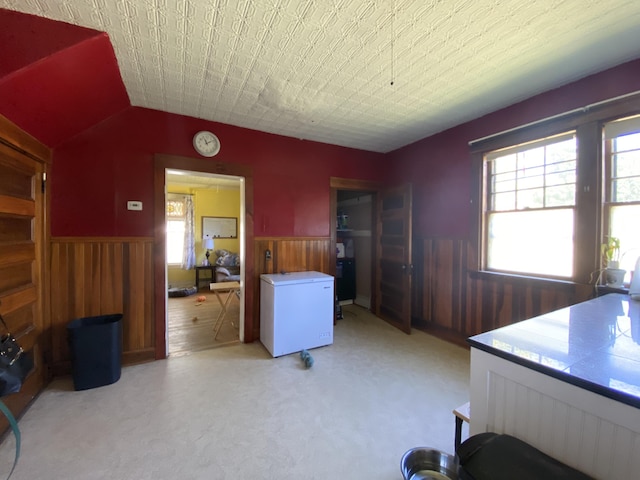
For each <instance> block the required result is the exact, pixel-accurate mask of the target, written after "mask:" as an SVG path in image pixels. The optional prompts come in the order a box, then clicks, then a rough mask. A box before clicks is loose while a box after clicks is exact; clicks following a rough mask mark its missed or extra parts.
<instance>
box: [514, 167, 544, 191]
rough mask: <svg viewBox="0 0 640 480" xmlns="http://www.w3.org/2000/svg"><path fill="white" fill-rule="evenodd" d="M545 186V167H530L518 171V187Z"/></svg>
mask: <svg viewBox="0 0 640 480" xmlns="http://www.w3.org/2000/svg"><path fill="white" fill-rule="evenodd" d="M536 187H544V168H543V167H538V168H530V169H527V170H523V171H521V172H519V173H518V188H536Z"/></svg>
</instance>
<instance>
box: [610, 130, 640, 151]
mask: <svg viewBox="0 0 640 480" xmlns="http://www.w3.org/2000/svg"><path fill="white" fill-rule="evenodd" d="M615 145H616V146H615V150H616V152H623V151H625V150H635V149H637V148H640V133H633V134H631V135H624V136H622V137H617V138H616V139H615Z"/></svg>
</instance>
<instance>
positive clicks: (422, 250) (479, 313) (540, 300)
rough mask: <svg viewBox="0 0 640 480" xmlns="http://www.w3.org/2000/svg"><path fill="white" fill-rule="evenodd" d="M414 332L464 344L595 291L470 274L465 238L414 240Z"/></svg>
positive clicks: (586, 287) (469, 249) (471, 256)
mask: <svg viewBox="0 0 640 480" xmlns="http://www.w3.org/2000/svg"><path fill="white" fill-rule="evenodd" d="M414 246H415V251H416V256H415V257H414V261H415V262H419V265H418V267H417V268H416V275H415V277H414V279H415V285H414V288H413V295H414V297H415V298H414V299H413V305H414V310H413V311H414V318H413V324H414V326H415V327H416V328H423V329H426V330H430V331H433V332H435V333H436V334H438V333H437V332H440V333H441V334H443V335H442V336H444V337H447V338H452V337H453V338H455V339H457V341H458V342H461V343H462V342H465V340H466V338H467V337H469V336H472V335H476V334H478V333H481V332H486V331H488V330H492V329H495V328H499V327H502V326H505V325H509V324H512V323H514V322H518V321H521V320H525V319H527V318H531V317H534V316H537V315H541V314H543V313H548V312H551V311H553V310H557V309H559V308H564V307H566V306H568V305H572V304H575V303H579V302H582V301H585V300H588V299H589V298H591V296H592V293H593V286H591V285H583V284H572V283H566V282H546V281H544V280H540V279H527V278H522V277H509V276H505V275H494V276H492V275H477V274H470V272H473V271H474V270H475V269H474V268H473V266H474V265H475V261H476V254H475V250H474V248H473V244H472V243H471V242H469V241H467V240H464V239H447V238H427V239H419V240H415V241H414Z"/></svg>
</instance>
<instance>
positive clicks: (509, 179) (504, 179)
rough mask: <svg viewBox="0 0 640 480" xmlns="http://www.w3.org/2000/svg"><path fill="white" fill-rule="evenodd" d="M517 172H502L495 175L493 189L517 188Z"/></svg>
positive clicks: (500, 190)
mask: <svg viewBox="0 0 640 480" xmlns="http://www.w3.org/2000/svg"><path fill="white" fill-rule="evenodd" d="M515 180H516V172H508V173H501V174H499V175H494V176H493V191H494V192H508V191H511V190H515V189H516V182H515Z"/></svg>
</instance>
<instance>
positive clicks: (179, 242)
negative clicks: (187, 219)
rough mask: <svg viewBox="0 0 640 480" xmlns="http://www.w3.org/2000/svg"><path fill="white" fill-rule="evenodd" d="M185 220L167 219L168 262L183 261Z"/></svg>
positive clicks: (177, 262)
mask: <svg viewBox="0 0 640 480" xmlns="http://www.w3.org/2000/svg"><path fill="white" fill-rule="evenodd" d="M184 228H185V225H184V221H183V220H169V221H167V263H170V264H180V263H182V253H183V250H184Z"/></svg>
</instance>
